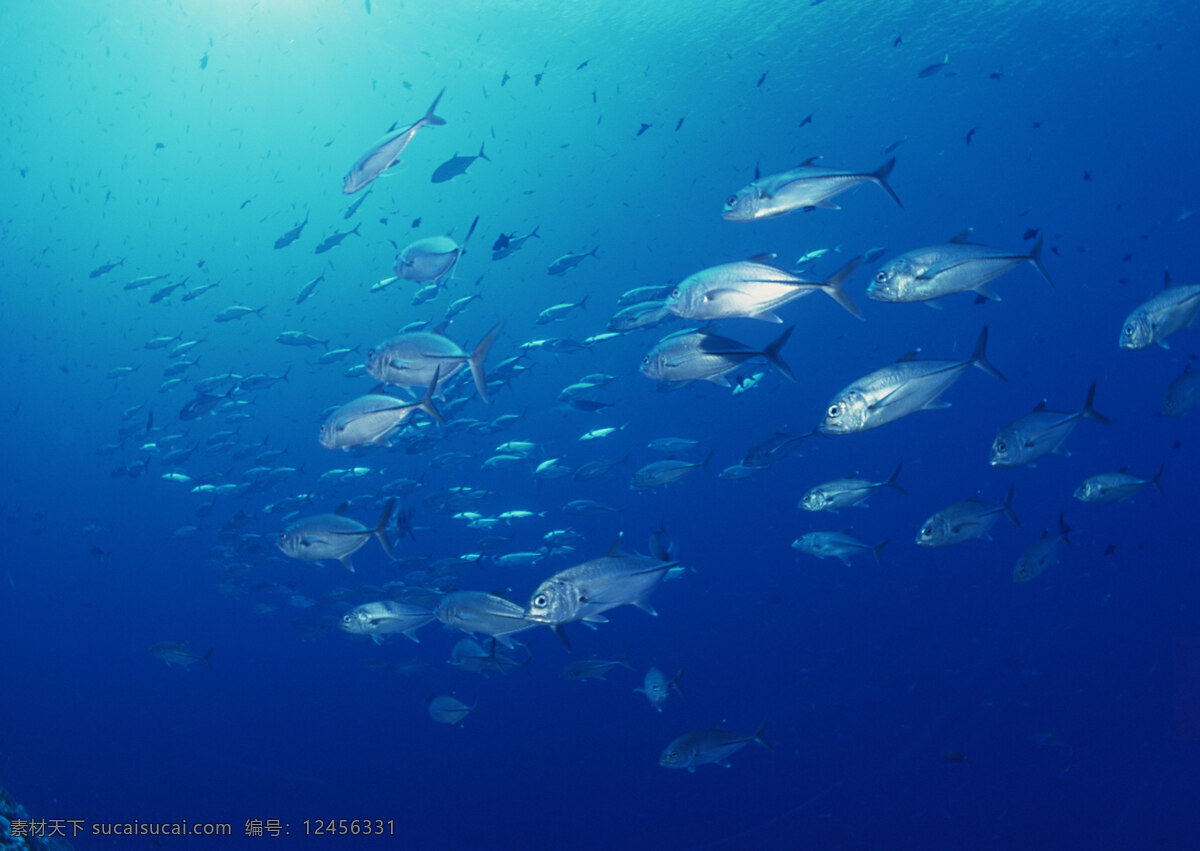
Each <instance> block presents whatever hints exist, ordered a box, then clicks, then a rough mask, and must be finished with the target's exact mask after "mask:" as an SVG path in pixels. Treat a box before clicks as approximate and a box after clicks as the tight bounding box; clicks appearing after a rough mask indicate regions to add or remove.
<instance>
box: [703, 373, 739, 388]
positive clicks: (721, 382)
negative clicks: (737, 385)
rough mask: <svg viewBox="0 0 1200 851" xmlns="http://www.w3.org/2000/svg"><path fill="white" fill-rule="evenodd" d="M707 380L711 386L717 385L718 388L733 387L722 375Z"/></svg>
mask: <svg viewBox="0 0 1200 851" xmlns="http://www.w3.org/2000/svg"><path fill="white" fill-rule="evenodd" d="M708 380H709V381H711V382H712V383H713V384H715V385H717V386H718V387H732V386H733V385H732V384H730V383H729V379H728V378H726V377H725V376H724V375H723V374H722V375H710V376H709V377H708Z"/></svg>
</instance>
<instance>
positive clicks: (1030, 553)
mask: <svg viewBox="0 0 1200 851" xmlns="http://www.w3.org/2000/svg"><path fill="white" fill-rule="evenodd" d="M1070 532H1071V527H1070V526H1068V525H1067V521H1066V520H1065V519H1064V518H1063V516H1062V515H1061V514H1059V515H1058V535H1056V536H1054V537H1051V536H1050V530H1049V529H1047V530H1045V531H1044V532H1042V537H1041V540H1039V541H1037V542H1035V543H1034V544H1033V545H1032V546H1030V547H1029V548H1028V549H1027V550H1025V552H1023V553H1021V557H1020V558H1019V559H1017V566H1016V567H1015V568H1013V582H1017V583H1021V582H1029V581H1030V580H1032V579H1035V578H1037V577H1038V576H1040V575H1041V574H1043V573H1045V572H1046V570H1047V569H1048V568H1050V567H1053V566H1054V565H1055V564H1057V563H1058V544H1059V542H1060V541H1061V542H1062V543H1064V544H1070V543H1071V541H1070V539H1069V538H1067V535H1069V534H1070Z"/></svg>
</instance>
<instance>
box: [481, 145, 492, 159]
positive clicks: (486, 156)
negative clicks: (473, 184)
mask: <svg viewBox="0 0 1200 851" xmlns="http://www.w3.org/2000/svg"><path fill="white" fill-rule="evenodd" d="M483 146H484V143H483V142H480V143H479V159H481V160H487V161H488V162H491V161H492V158H491V157H489V156H488V155H487V154H485V153H484V152H483Z"/></svg>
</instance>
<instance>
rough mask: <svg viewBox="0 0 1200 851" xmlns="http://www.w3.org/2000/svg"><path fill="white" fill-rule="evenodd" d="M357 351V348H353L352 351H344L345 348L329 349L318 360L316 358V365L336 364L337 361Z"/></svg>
mask: <svg viewBox="0 0 1200 851" xmlns="http://www.w3.org/2000/svg"><path fill="white" fill-rule="evenodd" d="M357 350H358V346H355V347H354V348H353V349H346V348H342V349H330V350H329V351H327V352H325V353H324V354H322V355H321V356H320V357H319V358H317V363H320V364H329V363H337V362H338V361H340V360H343V359H344V358H346V357H347V356H349V355H352V354H353V353H354V352H356V351H357Z"/></svg>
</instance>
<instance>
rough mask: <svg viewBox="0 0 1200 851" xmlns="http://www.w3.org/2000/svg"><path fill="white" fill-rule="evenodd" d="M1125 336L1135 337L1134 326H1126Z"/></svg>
mask: <svg viewBox="0 0 1200 851" xmlns="http://www.w3.org/2000/svg"><path fill="white" fill-rule="evenodd" d="M1125 336H1126V337H1132V336H1133V326H1132V325H1126V326H1125Z"/></svg>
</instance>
